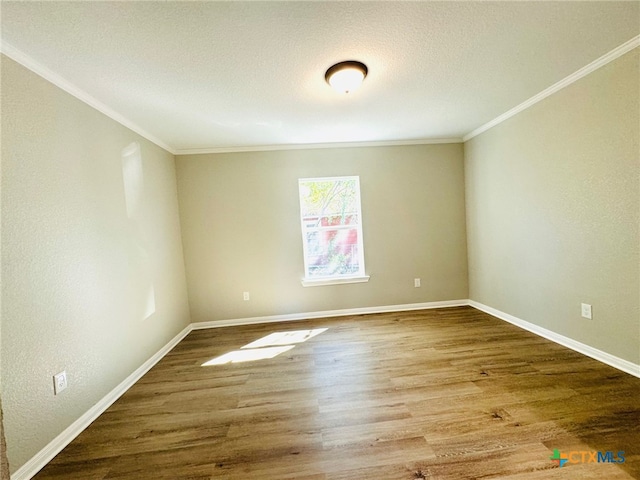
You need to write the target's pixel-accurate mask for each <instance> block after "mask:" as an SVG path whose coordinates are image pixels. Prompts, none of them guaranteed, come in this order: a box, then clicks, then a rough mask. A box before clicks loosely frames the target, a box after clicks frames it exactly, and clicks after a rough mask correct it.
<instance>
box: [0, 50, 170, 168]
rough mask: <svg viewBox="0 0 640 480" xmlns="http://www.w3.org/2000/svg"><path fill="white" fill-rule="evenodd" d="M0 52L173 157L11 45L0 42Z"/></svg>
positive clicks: (155, 140)
mask: <svg viewBox="0 0 640 480" xmlns="http://www.w3.org/2000/svg"><path fill="white" fill-rule="evenodd" d="M0 52H2V53H3V54H4V55H6V56H7V57H9V58H11V59H12V60H14V61H16V62H18V63H19V64H20V65H22V66H23V67H25V68H27V69H29V70H31V71H32V72H33V73H35V74H36V75H39V76H41V77H42V78H44V79H45V80H47V81H48V82H51V83H53V84H54V85H55V86H57V87H58V88H61V89H62V90H64V91H65V92H67V93H68V94H70V95H73V96H74V97H76V98H77V99H78V100H80V101H82V102H84V103H86V104H87V105H89V106H90V107H93V108H95V109H96V110H98V111H99V112H100V113H103V114H104V115H106V116H107V117H109V118H111V119H112V120H115V121H116V122H118V123H119V124H121V125H123V126H125V127H127V128H128V129H129V130H132V131H133V132H135V133H137V134H138V135H140V136H142V137H144V138H146V139H147V140H149V141H150V142H153V143H155V144H156V145H157V146H159V147H160V148H163V149H164V150H166V151H168V152H169V153H171V154H173V155H175V151H174V149H173V148H172V147H170V146H169V145H167V144H166V143H164V142H163V141H162V140H160V139H159V138H157V137H156V136H154V135H152V134H150V133H149V132H147V131H145V130H144V129H142V128H140V127H139V126H138V125H136V124H135V123H133V122H132V121H130V120H129V119H127V118H125V117H124V116H122V115H120V114H119V113H118V112H116V111H115V110H112V109H111V108H109V107H107V106H106V105H105V104H104V103H102V102H100V101H99V100H96V99H95V98H94V97H92V96H91V95H89V94H88V93H87V92H85V91H84V90H82V89H81V88H78V87H77V86H76V85H74V84H73V83H71V82H69V81H68V80H66V79H65V78H63V77H61V76H60V75H58V74H57V73H55V72H53V71H52V70H50V69H48V68H47V67H45V66H44V65H42V64H40V63H38V62H37V61H35V60H34V59H33V58H31V57H30V56H28V55H27V54H26V53H24V52H22V51H20V50H18V49H17V48H16V47H14V46H13V45H11V44H10V43H7V42H6V41H4V40H2V41H0Z"/></svg>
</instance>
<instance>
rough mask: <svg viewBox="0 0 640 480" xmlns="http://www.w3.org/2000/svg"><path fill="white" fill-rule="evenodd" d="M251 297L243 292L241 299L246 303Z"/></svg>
mask: <svg viewBox="0 0 640 480" xmlns="http://www.w3.org/2000/svg"><path fill="white" fill-rule="evenodd" d="M250 298H251V297H250V296H249V292H244V293H243V294H242V299H243V300H244V301H245V302H246V301H248V300H249V299H250Z"/></svg>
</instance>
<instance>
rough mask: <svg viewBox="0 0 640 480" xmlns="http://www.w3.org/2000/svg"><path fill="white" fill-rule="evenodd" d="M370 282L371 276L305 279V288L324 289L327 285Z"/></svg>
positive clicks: (303, 284) (303, 281)
mask: <svg viewBox="0 0 640 480" xmlns="http://www.w3.org/2000/svg"><path fill="white" fill-rule="evenodd" d="M368 281H369V275H362V276H357V277H333V278H313V279H311V278H303V279H302V286H303V287H322V286H325V285H339V284H341V283H365V282H368Z"/></svg>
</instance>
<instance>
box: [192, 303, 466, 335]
mask: <svg viewBox="0 0 640 480" xmlns="http://www.w3.org/2000/svg"><path fill="white" fill-rule="evenodd" d="M467 305H469V300H467V299H463V300H444V301H441V302H426V303H408V304H405V305H384V306H379V307H361V308H344V309H341V310H323V311H319V312H306V313H290V314H286V315H269V316H266V317H249V318H234V319H230V320H214V321H211V322H197V323H192V324H191V326H192V328H193V330H200V329H203V328H221V327H237V326H240V325H253V324H258V323H279V322H294V321H297V320H310V319H313V318H327V317H344V316H347V315H364V314H368V313H385V312H405V311H409V310H427V309H431V308H445V307H463V306H467Z"/></svg>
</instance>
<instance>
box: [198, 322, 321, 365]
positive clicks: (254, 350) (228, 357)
mask: <svg viewBox="0 0 640 480" xmlns="http://www.w3.org/2000/svg"><path fill="white" fill-rule="evenodd" d="M327 330H329V329H328V328H316V329H314V330H295V331H292V332H274V333H270V334H269V335H267V336H265V337H262V338H261V339H259V340H256V341H255V342H251V343H248V344H247V345H245V346H244V347H241V348H242V350H234V351H233V352H229V353H225V354H224V355H221V356H219V357H216V358H213V359H211V360H209V361H207V362H205V363H203V364H202V365H201V366H202V367H210V366H212V365H224V364H227V363H242V362H253V361H255V360H265V359H268V358H275V357H277V356H278V355H280V354H281V353H284V352H288V351H289V350H291V349H292V348H294V347H295V346H296V344H298V343H303V342H306V341H307V340H309V339H310V338H313V337H315V336H316V335H320V334H321V333H324V332H326V331H327Z"/></svg>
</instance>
